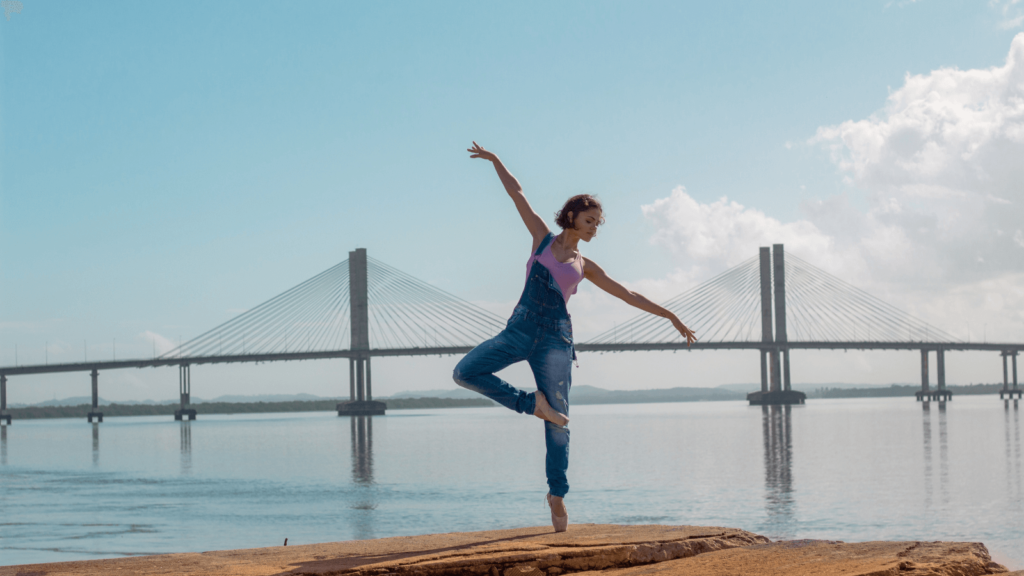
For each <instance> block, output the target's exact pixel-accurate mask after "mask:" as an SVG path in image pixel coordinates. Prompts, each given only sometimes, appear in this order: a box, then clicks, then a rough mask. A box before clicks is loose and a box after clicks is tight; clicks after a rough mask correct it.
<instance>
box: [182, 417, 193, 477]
mask: <svg viewBox="0 0 1024 576" xmlns="http://www.w3.org/2000/svg"><path fill="white" fill-rule="evenodd" d="M191 473H192V421H191V420H186V419H184V418H183V419H182V420H181V475H182V476H187V475H189V474H191Z"/></svg>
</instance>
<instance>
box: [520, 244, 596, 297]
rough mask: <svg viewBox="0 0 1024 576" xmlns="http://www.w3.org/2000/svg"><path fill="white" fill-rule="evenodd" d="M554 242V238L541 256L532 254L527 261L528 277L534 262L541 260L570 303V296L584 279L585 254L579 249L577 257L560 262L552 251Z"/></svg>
mask: <svg viewBox="0 0 1024 576" xmlns="http://www.w3.org/2000/svg"><path fill="white" fill-rule="evenodd" d="M554 243H555V241H554V240H552V241H551V242H550V243H548V245H547V247H546V248H544V250H543V251H542V252H541V253H540V256H530V260H529V261H527V262H526V278H527V279H529V278H530V268H531V267H532V266H533V262H534V261H537V262H540V263H541V265H542V266H544V267H545V268H547V269H548V272H550V273H551V277H552V278H554V279H555V282H556V283H557V284H558V287H559V288H560V289H561V290H562V297H563V298H565V303H566V304H568V303H569V296H572V295H573V294H575V293H576V287H577V286H579V284H580V282H582V281H583V255H582V254H580V252H579V250H577V251H576V257H575V258H573V259H572V260H570V261H568V262H559V261H558V259H557V258H555V255H554V253H552V252H551V246H552V245H554Z"/></svg>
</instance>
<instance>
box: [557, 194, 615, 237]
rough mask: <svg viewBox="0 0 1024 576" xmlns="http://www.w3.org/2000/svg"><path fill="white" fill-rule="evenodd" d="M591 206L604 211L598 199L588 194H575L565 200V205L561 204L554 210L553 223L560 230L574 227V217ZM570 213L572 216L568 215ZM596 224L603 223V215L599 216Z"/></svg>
mask: <svg viewBox="0 0 1024 576" xmlns="http://www.w3.org/2000/svg"><path fill="white" fill-rule="evenodd" d="M591 208H597V209H598V210H601V211H602V212H604V209H603V208H601V201H600V200H598V199H597V198H595V197H593V196H591V195H590V194H577V195H575V196H573V197H572V198H569V199H568V200H566V201H565V206H562V209H561V210H559V211H558V212H555V224H558V226H559V228H561V229H562V230H565V229H566V228H574V229H575V228H576V217H577V216H579V215H580V214H581V213H583V212H586V211H587V210H590V209H591ZM570 214H572V217H570V216H569V215H570ZM598 224H604V216H602V217H601V221H600V222H598Z"/></svg>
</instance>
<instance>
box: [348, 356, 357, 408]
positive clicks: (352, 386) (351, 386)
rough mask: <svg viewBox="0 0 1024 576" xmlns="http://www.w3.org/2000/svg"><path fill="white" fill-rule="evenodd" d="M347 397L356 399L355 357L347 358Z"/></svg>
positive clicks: (350, 399) (351, 399)
mask: <svg viewBox="0 0 1024 576" xmlns="http://www.w3.org/2000/svg"><path fill="white" fill-rule="evenodd" d="M348 399H349V401H355V399H356V361H355V358H349V359H348Z"/></svg>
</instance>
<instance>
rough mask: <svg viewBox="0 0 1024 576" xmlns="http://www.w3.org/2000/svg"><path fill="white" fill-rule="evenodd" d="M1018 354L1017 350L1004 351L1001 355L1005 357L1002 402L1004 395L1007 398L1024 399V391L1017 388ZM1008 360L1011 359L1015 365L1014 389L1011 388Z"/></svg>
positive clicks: (1000, 392) (1000, 394)
mask: <svg viewBox="0 0 1024 576" xmlns="http://www.w3.org/2000/svg"><path fill="white" fill-rule="evenodd" d="M1017 354H1018V352H1017V351H1016V350H1003V351H1002V352H1001V353H1000V356H1002V357H1003V389H1002V390H1000V391H999V399H1000V400H1002V398H1003V396H1004V395H1005V396H1006V397H1007V398H1013V397H1017V398H1021V397H1024V396H1022V393H1024V391H1022V390H1021V389H1020V388H1018V387H1017ZM1007 358H1010V360H1011V361H1012V363H1013V388H1010V378H1009V374H1008V371H1007V366H1006V364H1007V362H1006V359H1007Z"/></svg>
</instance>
